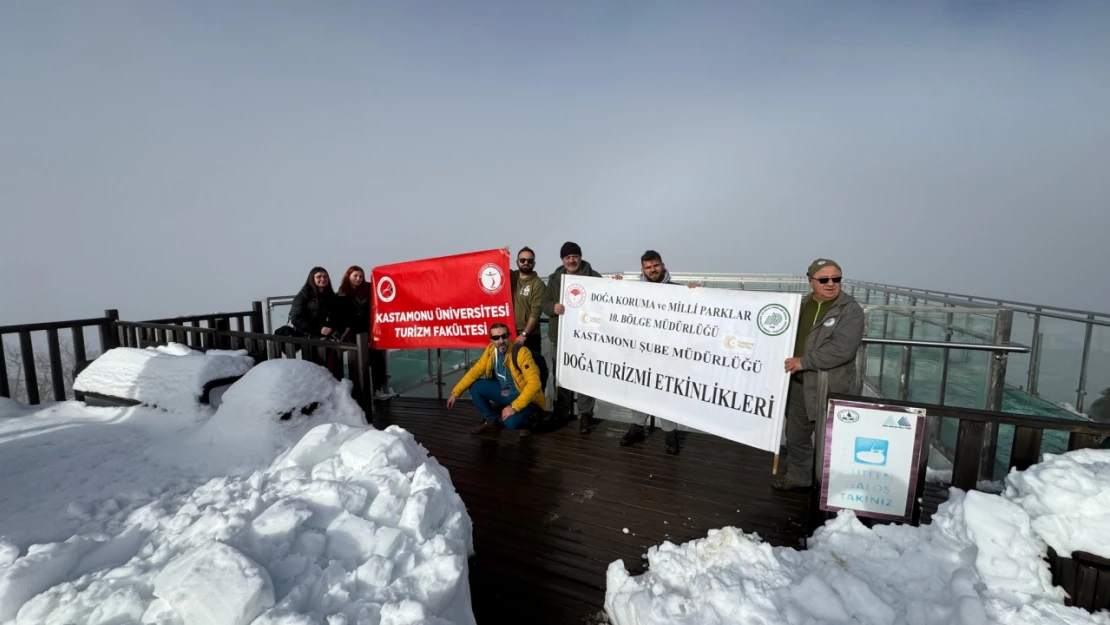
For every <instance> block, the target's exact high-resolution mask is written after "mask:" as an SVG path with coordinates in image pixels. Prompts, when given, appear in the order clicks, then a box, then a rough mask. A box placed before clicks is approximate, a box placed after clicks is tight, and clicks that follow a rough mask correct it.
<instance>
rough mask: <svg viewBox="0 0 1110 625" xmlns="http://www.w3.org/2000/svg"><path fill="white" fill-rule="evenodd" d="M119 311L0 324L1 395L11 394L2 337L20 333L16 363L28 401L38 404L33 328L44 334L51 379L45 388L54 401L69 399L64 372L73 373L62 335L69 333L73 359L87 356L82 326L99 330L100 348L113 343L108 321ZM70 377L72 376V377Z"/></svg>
mask: <svg viewBox="0 0 1110 625" xmlns="http://www.w3.org/2000/svg"><path fill="white" fill-rule="evenodd" d="M118 315H119V313H118V312H117V311H115V310H106V311H104V316H103V317H93V318H90V319H71V320H68V321H51V322H46V323H27V324H23V325H11V326H0V351H2V352H3V354H2V356H3V357H0V397H11V396H12V388H11V385H10V383H9V381H8V358H7V356H8V352H7V350H6V349H2V347H3V344H4V337H5V336H8V335H14V336H18V337H19V366H20V368H21V370H22V375H23V377H22V384H23V387H24V392H25V393H26V400H27V403H28V404H30V405H35V404H38V403H40V402H41V401H42V393H41V392H40V388H39V373H40V366H39V363H38V362H37V361H36V357H37V354H36V352H35V348H34V336H33V334H34V333H36V332H44V333H45V335H46V352H47V356H46V358H47V362H48V367H47V368H46V370H45V371H43V373H45V374H46V375H47V376H48V377H49V379H50V388H49V389H44V390H45V391H46V392H48V393H50V394H52V395H53V397H54V401H65V400H66V399H68V397H67V395H68V393H67V385H66V376H67V375H69V376H72V375H73V372H72V371H68V372H67V371H66V370H65V366H64V364H63V359H62V348H61V345H62V338H64V337H65V336H66V334H62V333H68V336H69V340H70V345H71V346H72V348H73V361H74V363H71V365H72V364H76V363H79V362H81V361H83V360H86V359H87V354H86V349H85V329H86V328H98V329H99V330H100V352H101V353H103V352H104V351H106V350H108V349H111V348H112V347H115V344H114V342H113V340H112V339H113V337H112V329H111V322H112V321H113V319H115V318H117V317H118ZM71 381H72V380H71Z"/></svg>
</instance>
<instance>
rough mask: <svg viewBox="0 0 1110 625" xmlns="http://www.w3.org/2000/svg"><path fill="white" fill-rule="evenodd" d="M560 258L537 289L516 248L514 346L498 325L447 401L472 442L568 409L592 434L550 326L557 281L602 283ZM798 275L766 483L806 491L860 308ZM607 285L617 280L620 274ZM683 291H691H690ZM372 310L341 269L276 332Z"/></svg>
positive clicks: (356, 320)
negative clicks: (461, 405)
mask: <svg viewBox="0 0 1110 625" xmlns="http://www.w3.org/2000/svg"><path fill="white" fill-rule="evenodd" d="M559 255H560V258H561V261H562V263H561V265H560V266H559V267H558V268H557V269H556V270H555V271H554V272H552V273H551V275H550V276H549V277H548V279H547V283H546V284H544V281H543V280H542V279H541V278H540V277H539V276H538V274H537V273H536V271H535V265H536V255H535V252H534V251H533V250H532V249H531V248H528V247H525V248H522V249H521V250H520V251H519V252H518V253H517V257H516V263H517V268H516V270H514V271H512V272H511V275H510V284H511V289H512V303H513V318H512V323H513V324H514V325H515V334H516V339H515V340H513V339H512V335H511V333H510V328H509V327H508V326H507V325H506V324H505V323H500V322H498V323H494V324H492V325H491V326H490V331H489V338H490V343H489V344H488V345H487V346H486V348H485V351H484V352H483V354H482V356H481V358H479V359H478V361H477V362H476V363H475V364H474V365H473V366H472V367H471V368H470V370H469V371H468V372H467V373H466V374H465V375H464V377H463V379H462V380H461V381H460V382H459V383H458V384H457V385H456V386H455V388H454V389H452V391H451V394H450V396H449V397H448V400H447V407H448V409H451V408H454V406H455V403H456V400H457V399H458V398H459V397H461V396H462V394H463V393H466V392H469V393H470V396H471V398H472V399H473V400H474V404H475V406H476V407H477V408H478V411H479V412H480V413H481V414H482V417H483V419H482V422H481V423H480V424H479V425H477V426H475V427H474V428H473V429H472V432H473V433H475V434H481V433H484V432H490V431H494V430H495V429H497V428H498V427H504V428H507V429H511V430H516V431H519V432H520V434H521V436H522V437H525V436H528V435H530V434H531V431H532V428H533V426H546V427H557V426H559V425H561V424H562V423H563V422H565V421H566V420H567V419H569V418H570V417H571V413H572V405H573V404H576V406H577V416H578V425H579V432H580V433H581V434H589V433H590V432H591V431H592V426H593V413H594V407H595V404H596V399H595V398H594V397H591V396H589V395H587V394H585V393H574V392H572V391H571V390H570V389H567V388H564V387H562V386H561V385H560V384H559V370H560V362H559V353H560V352H559V345H558V341H559V318H560V317H561V316H563V315H565V314H566V312H567V306H566V302H565V301H564V293H563V289H562V288H560V285H562V284H563V278H564V276H568V277H571V276H583V277H593V278H601V277H602V276H601V274H600V273H598V272H597V271H595V270H594V269H593V268H592V267H591V266H590V263H589V262H587V261H585V260H584V259H583V258H582V249H581V247H579V246H578V244H576V243H573V242H569V241H568V242H567V243H564V244H563V246H562V247H561V249H560V251H559ZM640 269H641V272H640V276H639V280H640V281H641V282H644V283H652V284H667V285H674V284H675V283H674V282H673V281H672V280H671V276H670V272H669V271H668V269H667V267H666V265H665V264H664V263H663V259H662V257H661V255H660V254H659V253H658V252H655V251H653V250H648V251H647V252H645V253H644V254H643V255H642V256H641V257H640ZM375 271H376V270H375ZM806 275H807V277H808V278H809V286H810V289H811V293H809V294H807V295H806V296H805V298H803V299H802V301H801V306H800V311H799V313H798V325H797V336H796V340H795V344H794V350H793V355H792V356H791V357H790V358H787V359H786V360H785V362H784V371H785V373H786V374H787V375H789V376H790V378H789V379H790V382H789V390H788V393H787V401H786V409H785V430H786V448H785V450H784V453H785V455H786V462H785V467H786V469H785V472H782V475H779V476H778V477H777V478H776V479H775V480H774V482H773V483H772V486H773V487H774V488H776V489H780V490H790V489H804V488H810V487H811V486H812V484H813V482H814V475H813V471H814V457H813V448H814V444H813V435H814V423H815V421H816V418H817V415H818V412H819V411H820V410H821V409H822V407H821V406H818V405H817V404H818V401H819V400H818V389H817V379H818V372H819V371H824V372H826V373H827V376H828V391H829V392H830V393H846V394H858V393H859V391H860V388H859V384H860V382H859V381H858V379H857V376H856V371H855V358H856V353H857V351H858V350H859V347H860V345H861V344H862V340H863V326H864V313H863V309H862V308H861V307H860V305H859V304H858V303H857V302H856V301H855V299H854V298H853V297H852V296H850V295H848V294H846V293H844V292H843V291H842V289H841V280H842V279H843V274H842V271H841V268H840V265H839V264H837V263H836V262H834V261H832V260H829V259H817V260H815V261H813V263H812V264H811V265H810V266H809V269H808V271H807V272H806ZM614 277H615V278H616V279H621V278H622V276H620V275H617V276H614ZM685 286H687V287H689V288H695V287H696V286H697V285H696V284H694V283H690V284H687V285H685ZM371 302H372V297H371V294H370V289H369V285H368V284H367V283H366V281H365V273H364V272H363V271H362V270H361V269H360V268H358V267H351V268H350V269H348V270H347V273H346V274H345V275H344V278H343V284H342V286H341V287H340V293H339V294H338V295H336V294H335V293H334V292H333V291H332V289H331V285H330V281H329V279H328V276H327V272H326V271H325V270H324V269H323V268H320V267H316V268H314V269H313V271H312V272H311V273H310V274H309V277H308V280H307V281H306V283H305V285H304V287H303V288H302V289H301V292H300V293H298V295H297V297H296V298H295V300H294V304H293V309H292V311H291V312H290V317H289V319H290V323H289V326H287V327H286V328H282V330H284V331H287V332H288V333H295V334H298V335H303V336H310V337H316V338H320V337H336V335H338V336H339V339H340V340H350V338H349V337H350V335H351V334H353V333H352V329H354V328H363V327H366V326H367V325H369V319H370V318H371V313H370V307H371ZM541 314H544V315H547V317H548V319H549V322H548V339H549V340H550V341H551V353H552V355H553V356H554V357H555V361H554V362H552V363H551V366H550V367H549V366H548V363H547V362H546V359H545V358H544V357H543V355H542V353H541V351H542V350H541V347H542V343H541V341H542V339H541V338H540V333H539V324H540V316H541ZM372 353H373V354H374V355H375V356H376V357H379V358H381V359H382V360H384V352H383V351H382V350H372ZM371 371H372V372H373V373H378V372H379V371H381V372H384V366H380V365H379V366H375V364H374V362H372V363H371ZM552 373H553V374H554V382H555V396H554V403H553V408H554V409H553V411H552V412H551V413H550V414H549V413H547V412H546V411H545V407H546V397H545V395H544V389H545V388H546V387H547V378H548V377H549V374H552ZM381 377H382V378H384V375H381ZM374 387H375V390H376V391H378V395H377V396H378V397H379V398H386V397H389V396H392V394H393V393H392V389H388V387H387V385H386V384H385V382H384V381H381V380H379V375H374ZM645 407H646V406H645ZM778 414H780V415H781V414H782V413H778ZM649 419H650V415H649V414H648V413H647V412H644V411H634V415H633V422H632V423H631V425H630V426H629V429H628V431H627V432H626V433H625V434H624V436H622V437H621V439H620V445H621V446H629V445H634V444H635V443H638V442H641V441H643V440H645V438H646V431H645V426H647V424H648V421H649ZM658 421H659V425H660V428H661V429H662V430H663V432H664V449H665V451H666V452H667V453H669V454H677V453H678V451H679V437H678V432H677V426H676V424H675V423H674V422H673V421H669V420H665V419H658Z"/></svg>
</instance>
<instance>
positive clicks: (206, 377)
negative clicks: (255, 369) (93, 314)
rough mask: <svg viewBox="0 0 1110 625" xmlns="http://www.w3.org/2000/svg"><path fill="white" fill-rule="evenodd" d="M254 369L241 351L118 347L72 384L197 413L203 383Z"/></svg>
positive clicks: (173, 346) (84, 389)
mask: <svg viewBox="0 0 1110 625" xmlns="http://www.w3.org/2000/svg"><path fill="white" fill-rule="evenodd" d="M253 365H254V359H253V358H251V357H250V356H248V355H247V352H246V351H245V350H235V351H226V350H209V351H208V352H203V353H202V352H198V351H195V350H192V349H190V348H189V347H187V346H185V345H181V344H179V343H170V344H169V345H167V346H159V347H148V348H145V349H136V348H133V347H117V348H115V349H110V350H108V351H107V352H105V353H104V354H101V355H100V357H98V358H97V359H96V360H94V361H92V363H91V364H89V366H88V367H86V368H85V370H84V371H82V372H81V373H80V374H79V375H78V376H77V379H76V380H74V382H73V390H75V391H78V392H82V393H99V394H101V395H110V396H112V397H121V398H124V399H133V400H136V401H139V402H141V403H143V404H144V405H147V406H156V407H158V408H162V409H164V410H168V411H171V412H178V413H195V412H197V411H198V406H199V402H200V397H201V395H202V394H203V393H204V385H205V384H208V383H209V382H212V381H214V380H221V379H225V378H234V377H238V376H241V375H243V374H244V373H246V372H247V371H248V370H250V368H251V367H252V366H253Z"/></svg>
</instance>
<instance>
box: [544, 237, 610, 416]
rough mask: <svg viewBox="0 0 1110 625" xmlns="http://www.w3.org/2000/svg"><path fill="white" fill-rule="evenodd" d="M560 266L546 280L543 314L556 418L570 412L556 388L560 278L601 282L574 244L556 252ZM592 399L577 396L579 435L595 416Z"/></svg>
mask: <svg viewBox="0 0 1110 625" xmlns="http://www.w3.org/2000/svg"><path fill="white" fill-rule="evenodd" d="M559 257H560V258H562V259H563V264H562V265H560V266H559V268H558V269H556V270H555V271H554V272H552V273H551V275H550V276H549V277H548V278H547V291H545V292H544V297H543V312H544V314H545V315H547V318H548V322H547V338H548V339H550V340H551V357H552V358H553V359H554V361H555V362H553V363H552V365H553V366H552V370H553V371H554V372H555V406H554V408H555V410H554V411H555V413H556V414H557V415H558V417H557V418H561V416H562V415H563V414H566V413H569V412H570V404H571V392H570V391H569V390H566V389H563V388H560V387H559V345H558V343H559V315H562V314H563V313H565V312H566V307H565V306H563V287H562V284H563V274H568V275H572V276H592V277H594V278H600V277H601V274H600V273H598V272H596V271H594V269H593V267H591V266H590V263H588V262H586V261H584V260H582V248H581V247H579V246H578V244H577V243H573V242H571V241H567V242H566V243H564V244H563V247H561V248H559ZM594 404H595V401H594V398H593V397H590V396H589V395H583V394H582V393H578V432H579V433H580V434H589V433H590V425H591V424H590V419H591V418H592V417H593V415H594Z"/></svg>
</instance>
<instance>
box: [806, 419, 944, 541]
mask: <svg viewBox="0 0 1110 625" xmlns="http://www.w3.org/2000/svg"><path fill="white" fill-rule="evenodd" d="M924 430H925V410H924V409H923V408H903V407H901V406H887V405H883V404H879V403H860V402H849V401H840V400H833V401H830V402H829V410H828V416H827V418H826V423H825V432H824V436H825V458H824V463H823V466H822V480H821V509H822V510H828V511H830V512H835V511H837V510H842V509H844V510H854V511H855V512H856V514H857V515H859V516H869V517H875V518H880V519H889V520H893V521H903V522H906V521H910V520H911V519H912V517H913V502H914V496H915V494H916V492H917V486H918V482H919V481H920V480H921V479H924V476H923V475H921V473H922V472H923V471H924V469H923V468H922V462H921V453H922V449H921V447H922V439H923V435H924ZM818 435H820V433H818Z"/></svg>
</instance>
